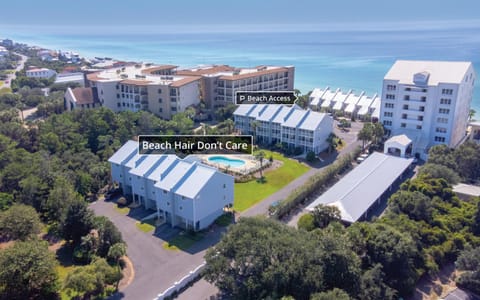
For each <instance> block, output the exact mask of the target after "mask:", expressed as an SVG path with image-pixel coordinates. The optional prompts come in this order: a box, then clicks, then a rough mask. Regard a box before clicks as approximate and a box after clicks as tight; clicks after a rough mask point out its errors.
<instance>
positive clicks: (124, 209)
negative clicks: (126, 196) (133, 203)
mask: <svg viewBox="0 0 480 300" xmlns="http://www.w3.org/2000/svg"><path fill="white" fill-rule="evenodd" d="M115 210H116V211H117V212H119V213H121V214H123V215H128V213H129V212H130V207H128V206H123V207H120V206H118V204H115Z"/></svg>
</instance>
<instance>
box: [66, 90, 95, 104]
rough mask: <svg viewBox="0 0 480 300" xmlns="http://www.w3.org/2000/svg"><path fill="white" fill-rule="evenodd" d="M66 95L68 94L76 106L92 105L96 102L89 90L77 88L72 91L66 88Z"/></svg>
mask: <svg viewBox="0 0 480 300" xmlns="http://www.w3.org/2000/svg"><path fill="white" fill-rule="evenodd" d="M67 93H70V95H71V96H72V98H73V99H74V100H75V102H76V103H77V104H93V103H95V102H98V99H95V97H94V95H93V92H92V89H91V88H81V87H77V88H74V89H73V90H72V89H71V88H68V89H67Z"/></svg>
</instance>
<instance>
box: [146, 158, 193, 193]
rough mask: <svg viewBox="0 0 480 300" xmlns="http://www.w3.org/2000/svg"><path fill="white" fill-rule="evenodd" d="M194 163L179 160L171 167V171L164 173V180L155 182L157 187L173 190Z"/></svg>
mask: <svg viewBox="0 0 480 300" xmlns="http://www.w3.org/2000/svg"><path fill="white" fill-rule="evenodd" d="M194 164H195V163H194ZM194 164H191V163H188V162H184V161H179V162H178V163H177V164H175V167H173V168H169V169H170V171H169V172H168V173H167V174H165V175H164V177H163V178H162V180H160V181H159V182H157V183H156V184H155V187H158V188H160V189H162V190H166V191H170V190H172V188H173V187H175V185H177V184H179V183H180V181H181V180H182V178H183V177H184V176H185V174H187V172H189V170H190V169H191V168H193V166H194Z"/></svg>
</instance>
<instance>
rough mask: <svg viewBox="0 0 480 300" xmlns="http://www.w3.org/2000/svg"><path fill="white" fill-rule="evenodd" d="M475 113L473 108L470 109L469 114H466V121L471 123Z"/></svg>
mask: <svg viewBox="0 0 480 300" xmlns="http://www.w3.org/2000/svg"><path fill="white" fill-rule="evenodd" d="M476 113H477V111H476V110H474V109H473V108H472V109H470V111H469V113H468V120H469V121H472V120H473V117H475V114H476Z"/></svg>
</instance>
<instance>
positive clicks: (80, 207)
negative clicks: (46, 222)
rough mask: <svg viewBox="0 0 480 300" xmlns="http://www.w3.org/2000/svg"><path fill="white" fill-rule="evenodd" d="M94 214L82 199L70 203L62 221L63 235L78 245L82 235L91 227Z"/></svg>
mask: <svg viewBox="0 0 480 300" xmlns="http://www.w3.org/2000/svg"><path fill="white" fill-rule="evenodd" d="M93 220H94V216H93V213H92V211H91V210H90V209H88V208H87V205H86V203H85V202H83V201H76V202H74V203H72V205H70V206H69V207H68V209H67V214H66V217H65V220H64V221H63V222H62V232H63V237H64V238H65V239H66V240H67V241H73V243H74V244H76V245H78V244H79V243H80V241H81V238H82V236H84V235H86V234H88V233H89V232H90V230H91V229H92V228H93Z"/></svg>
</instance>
